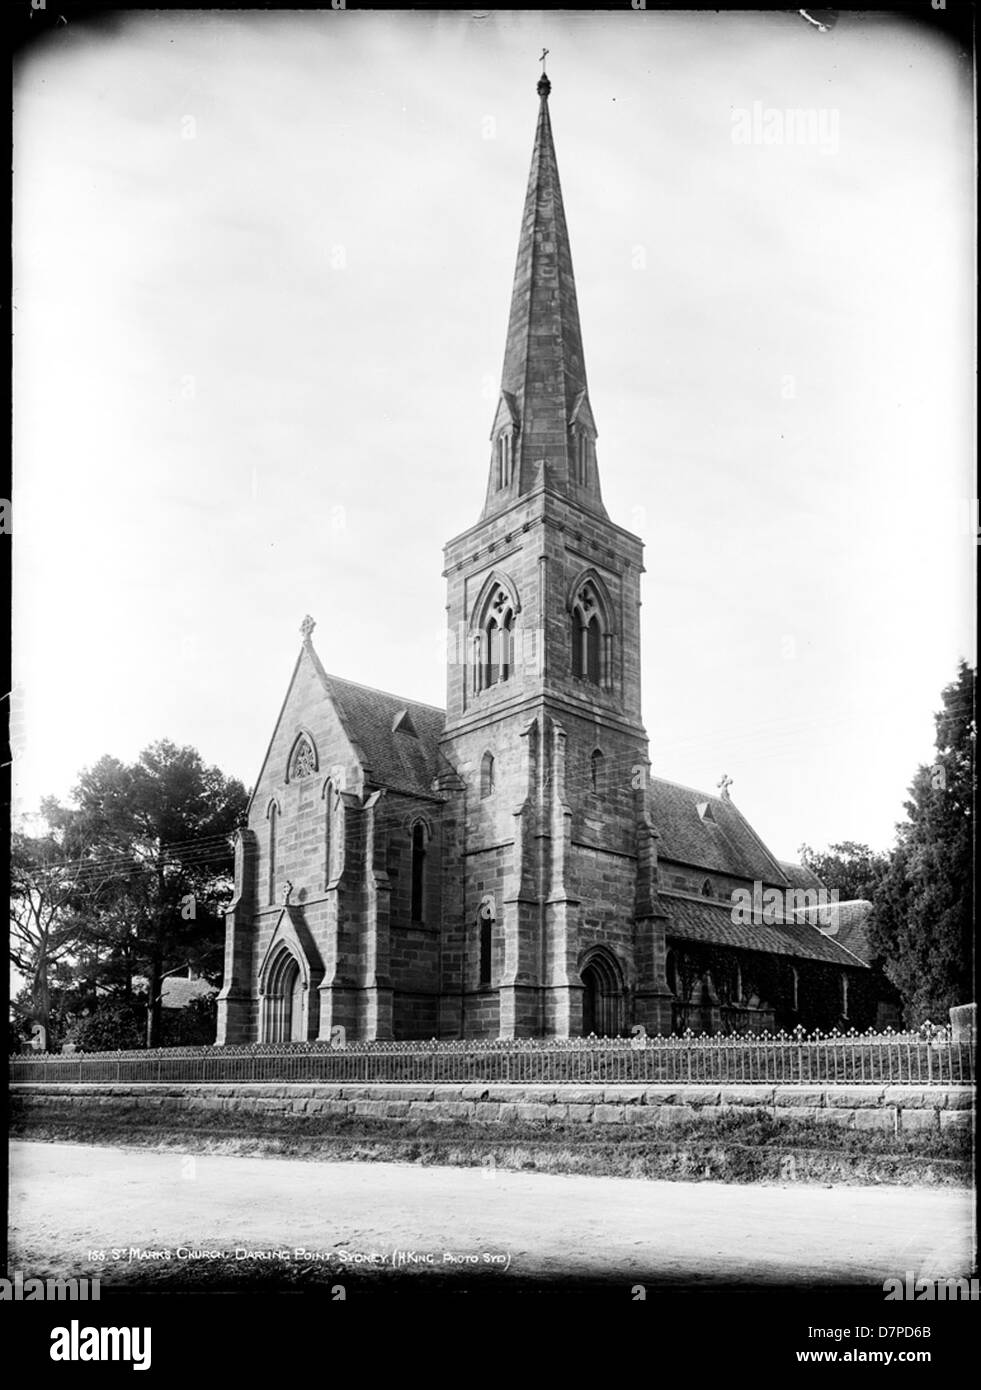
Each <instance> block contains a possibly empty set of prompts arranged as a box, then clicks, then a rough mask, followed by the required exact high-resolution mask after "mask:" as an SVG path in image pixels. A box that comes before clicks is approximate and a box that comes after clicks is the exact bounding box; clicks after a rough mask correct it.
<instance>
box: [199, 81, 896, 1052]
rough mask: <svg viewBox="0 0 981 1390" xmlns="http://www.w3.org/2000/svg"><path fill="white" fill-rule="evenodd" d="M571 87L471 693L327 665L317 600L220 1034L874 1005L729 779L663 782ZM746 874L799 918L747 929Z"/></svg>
mask: <svg viewBox="0 0 981 1390" xmlns="http://www.w3.org/2000/svg"><path fill="white" fill-rule="evenodd" d="M550 90H551V88H550V83H549V80H548V78H547V77H546V76H544V74H543V76H542V78H541V80H540V81H539V84H538V94H539V112H538V125H537V129H536V132H535V140H534V148H533V152H532V159H531V173H530V177H529V180H528V190H527V195H526V198H525V204H524V215H523V218H522V224H521V233H520V240H519V246H518V258H517V266H516V270H515V276H514V289H513V293H512V299H511V312H510V320H509V324H508V332H507V343H506V347H505V353H504V369H503V372H502V377H501V390H500V396H499V399H498V403H497V408H496V411H495V414H494V419H493V426H492V430H491V454H490V463H489V473H488V479H487V488H486V493H485V496H484V500H483V507H482V510H481V512H480V515H479V518H478V519H477V521H476V523H475V524H474V525H473V526H471V527H470V528H469V529H468V530H466V531H464V532H462V533H461V534H460V535H458V536H455V537H454V538H453V539H452V540H451V541H449V542H448V544H447V545H446V547H445V556H444V560H445V563H444V574H445V578H446V584H447V610H448V611H447V625H448V631H449V633H450V642H449V651H448V668H447V686H446V709H445V710H442V709H436V708H433V707H432V706H429V705H423V704H420V703H419V702H418V701H415V700H411V699H408V698H404V697H401V696H397V695H390V694H387V693H385V692H383V691H379V690H373V689H369V688H368V687H366V686H363V685H358V684H357V683H355V682H353V681H351V680H348V679H342V678H341V677H339V676H335V675H331V674H328V672H327V671H325V670H324V667H323V665H322V664H321V661H320V658H319V656H318V655H317V651H316V649H315V646H314V640H313V632H314V626H315V624H314V622H313V620H312V619H311V618H306V619H304V622H303V624H302V627H301V634H302V644H301V646H300V651H299V655H298V657H297V660H296V665H295V667H294V670H293V674H292V677H291V678H290V682H289V686H288V689H287V692H286V698H285V700H284V702H283V706H282V709H281V712H280V715H279V720H278V722H277V724H276V727H275V730H274V731H273V735H272V739H271V741H270V743H269V747H268V751H267V753H266V757H265V761H264V762H263V765H262V770H261V772H260V775H259V778H258V781H257V783H256V786H255V790H254V791H253V793H252V797H251V801H250V804H249V810H248V819H247V825H246V826H245V827H244V828H243V829H242V830H241V831H240V832H239V835H238V840H237V846H236V865H235V891H234V897H233V901H232V903H231V905H230V907H229V909H228V913H227V917H226V946H225V974H224V984H223V988H222V990H221V993H220V996H219V1023H218V1042H219V1043H221V1044H229V1043H250V1042H285V1041H297V1040H303V1039H317V1038H320V1039H330V1038H331V1037H332V1036H334V1037H336V1036H337V1033H336V1032H335V1030H336V1029H337V1028H338V1027H340V1028H343V1030H344V1036H345V1037H346V1038H347V1039H348V1040H351V1041H354V1040H375V1039H391V1038H395V1039H411V1038H520V1037H557V1038H567V1037H576V1036H580V1035H588V1034H597V1035H623V1034H626V1033H629V1032H630V1030H631V1029H632V1028H634V1027H635V1026H636V1025H642V1026H643V1027H644V1028H645V1029H646V1030H647V1032H648V1033H651V1034H656V1033H662V1034H668V1033H671V1032H673V1031H674V1032H679V1031H680V1032H683V1031H685V1030H686V1029H689V1028H690V1029H692V1030H693V1031H696V1032H703V1031H704V1032H727V1031H744V1030H747V1029H752V1030H754V1031H756V1030H761V1029H763V1028H770V1029H773V1028H793V1027H795V1026H797V1025H798V1024H799V1025H802V1026H804V1027H806V1028H814V1027H825V1028H829V1027H832V1026H844V1027H850V1026H856V1027H865V1026H868V1024H869V1023H871V1022H873V1021H874V1019H875V998H874V990H872V988H871V987H870V985H869V978H870V976H871V973H872V972H871V971H870V970H869V967H868V966H867V965H866V964H865V962H863V961H862V960H861V959H859V957H858V956H857V955H854V954H852V952H851V951H849V950H848V949H847V948H846V947H844V946H843V945H841V944H840V943H839V942H838V941H837V940H836V939H835V933H834V931H833V930H827V929H825V930H822V929H821V927H820V926H819V925H815V924H814V922H813V914H811V915H808V914H801V913H800V912H799V911H796V910H794V903H795V902H797V901H799V892H800V891H806V890H813V889H814V888H815V885H816V884H817V881H816V880H813V879H811V878H809V876H808V875H807V874H806V872H805V871H804V870H803V869H801V868H800V866H798V865H792V864H784V863H780V862H778V861H777V860H776V859H775V858H774V856H773V855H772V854H771V853H770V851H769V850H768V849H767V847H766V846H765V845H764V844H763V842H762V840H761V839H760V837H759V836H758V835H757V834H756V833H755V831H754V830H753V829H752V827H751V826H750V825H749V824H748V822H747V821H746V820H745V818H744V817H743V816H742V814H741V813H740V812H739V811H738V810H737V808H736V806H735V804H734V802H733V800H732V798H731V796H730V793H729V788H728V779H727V778H723V780H722V782H721V783H720V790H719V791H718V794H709V793H705V792H700V791H696V790H694V789H692V788H689V787H685V786H680V785H678V784H676V783H674V782H668V781H665V780H663V779H661V778H656V777H653V776H652V775H651V772H650V761H649V757H648V742H647V734H646V732H645V730H644V725H643V721H642V717H641V648H640V603H641V576H642V574H643V572H644V566H643V543H642V541H641V540H640V538H639V537H637V536H635V535H633V534H632V533H631V532H629V531H626V530H624V528H623V527H622V526H619V525H617V523H616V522H615V521H613V520H611V518H610V517H609V515H608V514H607V510H606V507H605V506H604V504H603V495H602V490H601V487H600V474H599V465H598V458H597V448H596V442H597V426H596V421H595V418H594V415H593V409H592V405H591V402H590V397H589V389H588V386H587V382H586V370H585V362H584V354H583V344H582V337H581V333H580V326H579V311H578V306H577V301H576V287H575V281H574V278H573V271H572V257H571V254H570V249H569V236H568V231H567V228H566V221H565V212H564V209H563V205H562V194H561V190H560V187H559V175H558V168H557V165H556V159H555V149H554V146H553V141H552V131H551V125H550V120H549V92H550ZM475 482H476V480H475ZM817 886H818V887H819V886H820V885H817ZM736 890H743V892H744V894H745V893H749V894H752V893H754V892H755V893H756V894H757V897H758V896H759V894H760V893H761V892H766V891H768V890H769V891H770V893H771V898H772V897H773V895H774V894H776V895H778V896H779V895H784V897H783V898H782V899H781V901H783V900H784V899H786V900H787V901H789V902H790V903H791V907H790V908H789V909H788V910H786V911H784V912H778V913H777V914H776V915H774V913H773V912H770V913H768V914H767V915H766V917H765V918H764V919H762V920H755V919H754V920H753V921H750V922H748V923H747V922H745V921H743V920H741V918H740V914H739V913H738V912H737V911H735V910H734V907H733V894H734V892H736ZM794 890H799V891H798V897H797V898H796V899H795V897H794ZM788 895H789V896H788Z"/></svg>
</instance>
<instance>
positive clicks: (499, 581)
mask: <svg viewBox="0 0 981 1390" xmlns="http://www.w3.org/2000/svg"><path fill="white" fill-rule="evenodd" d="M550 91H551V84H550V82H549V80H548V78H547V77H546V76H545V75H544V73H543V74H542V77H541V80H540V81H539V83H538V95H539V103H540V104H539V113H538V125H537V129H536V132H535V141H534V148H533V151H532V159H531V172H530V175H529V180H528V191H527V195H526V198H525V205H524V214H523V217H522V222H521V233H520V239H519V245H518V257H517V265H516V268H515V275H514V288H513V292H512V297H511V311H510V318H509V322H508V331H507V342H506V346H505V353H504V367H503V371H502V375H501V392H500V397H499V399H498V403H497V409H496V412H495V414H494V419H493V424H492V428H491V437H490V442H491V457H490V467H489V476H488V480H487V491H486V495H485V499H484V505H483V510H482V512H481V514H480V519H479V520H478V521H477V523H476V525H474V526H472V527H471V528H470V529H469V530H467V531H464V532H463V533H462V534H461V535H458V536H456V537H455V538H454V539H453V540H451V541H450V542H449V543H448V545H447V546H446V548H445V571H444V573H445V577H446V580H447V624H448V631H449V639H450V640H449V660H448V672H447V714H446V726H445V733H444V736H443V740H442V743H441V753H442V763H441V765H442V769H443V771H442V773H441V776H440V779H439V785H440V790H441V791H442V792H443V794H444V795H445V796H446V797H447V801H446V804H445V806H444V810H443V835H444V865H445V872H444V888H443V921H442V951H441V955H442V965H441V988H440V994H441V1017H440V1032H441V1033H442V1034H443V1035H447V1034H448V1035H453V1034H454V1033H455V1034H457V1035H463V1036H491V1037H493V1036H500V1037H526V1036H557V1037H570V1036H573V1037H574V1036H578V1035H580V1034H583V1033H586V1034H588V1033H590V1032H595V1033H598V1034H615V1033H621V1032H624V1031H626V1030H627V1029H629V1028H630V1027H631V1026H632V1025H634V1024H642V1025H644V1026H645V1027H647V1029H648V1031H651V1032H656V1031H659V1030H661V1029H663V1031H665V1032H667V1031H669V1029H670V995H669V994H668V990H667V986H666V983H665V979H664V955H665V946H664V916H663V913H662V912H661V910H660V907H659V904H658V899H657V858H656V844H655V840H656V837H655V835H654V833H653V830H652V828H651V824H650V816H649V810H648V807H649V777H648V769H649V761H648V753H647V735H646V733H645V730H644V727H643V723H642V720H641V692H640V613H639V609H640V577H641V574H642V573H643V561H642V554H643V545H642V542H641V541H640V540H639V538H638V537H637V536H635V535H633V534H632V533H631V532H629V531H626V530H624V529H623V528H622V527H620V526H617V525H616V524H615V523H614V522H613V521H611V520H610V518H609V516H608V515H607V511H606V508H605V506H604V504H603V498H602V492H601V489H600V478H599V471H598V465H597V452H596V441H597V428H596V422H595V418H594V415H593V410H592V406H591V403H590V399H589V389H588V386H587V382H586V369H585V359H584V354H583V344H582V334H581V330H580V324H579V310H578V304H577V300H576V286H575V279H574V276H573V270H572V255H571V251H570V246H569V234H568V230H567V227H566V220H565V211H564V208H563V204H562V191H561V188H560V185H559V174H558V167H557V164H556V158H555V148H554V144H553V140H552V129H551V123H550V119H549V106H548V99H549V93H550Z"/></svg>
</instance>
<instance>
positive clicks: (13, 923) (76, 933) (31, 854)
mask: <svg viewBox="0 0 981 1390" xmlns="http://www.w3.org/2000/svg"><path fill="white" fill-rule="evenodd" d="M103 886H104V875H102V873H101V872H100V871H99V870H98V869H97V868H94V866H93V862H92V845H91V843H90V842H86V840H85V837H84V835H82V834H80V833H79V827H78V826H77V825H76V824H75V823H74V822H73V821H72V820H71V819H70V818H68V817H66V818H65V819H64V820H63V821H62V823H61V824H60V826H59V827H58V829H57V831H52V830H49V831H47V832H46V833H45V834H43V835H27V834H24V833H22V832H15V833H14V835H13V836H12V838H11V852H10V933H9V938H8V942H9V944H8V954H9V957H10V961H11V963H12V964H13V966H14V967H15V969H16V970H17V971H18V972H19V974H20V975H21V976H23V977H24V979H25V980H26V981H27V992H26V995H25V996H23V997H21V998H20V1000H19V1007H20V1008H21V1011H22V1013H23V1015H24V1017H23V1020H22V1021H23V1023H24V1024H25V1025H26V1024H28V1023H30V1022H32V1021H37V1022H38V1023H42V1024H43V1025H44V1027H45V1028H46V1029H47V1031H48V1034H49V1038H50V1035H52V1033H53V1032H57V1029H58V1024H59V1022H60V1019H59V1018H58V1017H57V1015H55V1016H54V1017H53V1016H52V986H53V980H54V979H55V978H57V976H58V975H59V973H60V972H61V971H63V970H64V967H65V964H66V963H67V961H68V960H69V959H70V958H71V957H72V956H73V955H74V954H75V953H76V952H77V951H78V950H79V948H80V946H81V944H82V942H83V941H84V939H85V936H86V933H87V932H88V930H89V929H90V926H91V923H92V908H93V903H94V899H95V898H96V897H97V896H98V893H99V892H100V891H101V889H102V887H103Z"/></svg>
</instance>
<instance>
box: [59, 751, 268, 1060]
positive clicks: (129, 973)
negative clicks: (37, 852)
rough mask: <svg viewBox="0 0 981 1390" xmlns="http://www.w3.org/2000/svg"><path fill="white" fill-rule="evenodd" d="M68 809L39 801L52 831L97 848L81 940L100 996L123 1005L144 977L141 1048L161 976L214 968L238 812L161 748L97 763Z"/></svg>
mask: <svg viewBox="0 0 981 1390" xmlns="http://www.w3.org/2000/svg"><path fill="white" fill-rule="evenodd" d="M72 799H73V801H74V803H75V805H74V806H73V807H70V808H65V807H62V806H60V805H59V804H58V803H57V802H55V801H52V800H50V799H49V800H47V801H46V802H44V803H43V806H42V810H43V813H44V815H45V816H46V817H47V819H48V821H49V822H50V823H51V824H52V825H55V826H60V825H62V824H67V823H70V824H73V825H74V826H75V827H76V828H77V830H79V831H81V832H82V833H84V835H85V837H86V840H87V842H88V843H89V844H91V845H94V846H96V847H97V853H98V856H99V860H100V862H101V864H102V870H101V872H103V873H104V874H105V877H106V881H105V883H104V885H102V886H101V887H99V889H98V902H97V911H96V912H95V913H94V919H95V920H94V921H93V922H92V924H91V926H90V930H89V931H88V933H87V937H86V941H87V945H88V948H89V950H90V951H91V952H92V953H94V956H95V958H96V959H97V961H98V971H97V973H98V975H99V977H100V984H101V985H102V988H103V989H106V988H109V989H113V990H115V991H117V992H118V993H120V994H121V995H122V996H124V997H127V998H128V997H129V996H130V995H131V993H132V979H133V975H134V974H136V973H138V974H142V975H144V976H145V977H146V980H147V999H146V1042H147V1045H148V1046H151V1047H152V1046H154V1045H156V1043H157V1042H158V1040H159V1033H160V997H161V981H162V977H163V975H164V974H165V973H166V972H167V971H168V970H170V969H173V968H176V967H179V966H181V965H186V964H192V965H195V966H198V967H199V968H200V967H202V966H205V967H207V966H210V967H211V968H212V969H213V968H214V966H215V963H216V958H217V956H218V955H219V954H220V951H221V944H222V937H223V921H222V908H223V906H224V904H225V902H226V901H227V899H228V897H229V895H230V892H231V873H232V866H233V853H232V844H231V837H232V834H233V832H234V831H235V829H236V827H237V826H238V825H239V824H240V823H241V821H242V819H243V816H244V813H245V808H246V804H247V797H246V792H245V788H244V787H243V786H242V784H241V782H239V781H237V780H235V779H230V778H226V777H225V776H224V774H223V773H221V772H220V771H219V770H218V768H215V767H206V766H205V764H204V763H203V761H202V759H201V756H200V754H199V753H198V752H197V751H196V750H195V749H193V748H188V747H184V748H178V747H177V746H176V745H175V744H173V743H171V742H170V741H168V740H162V741H161V742H158V743H154V744H152V745H151V746H150V747H149V748H145V749H144V750H143V752H142V753H141V754H140V756H139V758H138V759H137V761H136V762H135V763H133V764H131V765H126V764H124V763H122V762H120V761H119V760H118V759H117V758H112V757H105V758H102V759H101V760H100V761H99V762H98V763H96V764H95V766H94V767H92V768H89V769H86V770H85V771H84V772H83V773H82V774H81V776H80V778H79V782H78V785H77V787H76V788H75V789H74V791H73V792H72Z"/></svg>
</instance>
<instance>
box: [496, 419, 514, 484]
mask: <svg viewBox="0 0 981 1390" xmlns="http://www.w3.org/2000/svg"><path fill="white" fill-rule="evenodd" d="M494 461H495V465H496V481H497V488H498V491H500V490H501V488H505V487H510V486H511V479H512V478H513V476H514V435H513V433H512V431H511V430H502V431H501V433H500V434H499V435H498V436H497V442H496V444H495V445H494Z"/></svg>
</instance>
